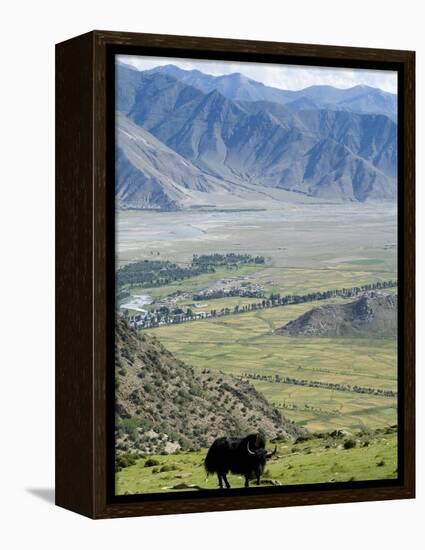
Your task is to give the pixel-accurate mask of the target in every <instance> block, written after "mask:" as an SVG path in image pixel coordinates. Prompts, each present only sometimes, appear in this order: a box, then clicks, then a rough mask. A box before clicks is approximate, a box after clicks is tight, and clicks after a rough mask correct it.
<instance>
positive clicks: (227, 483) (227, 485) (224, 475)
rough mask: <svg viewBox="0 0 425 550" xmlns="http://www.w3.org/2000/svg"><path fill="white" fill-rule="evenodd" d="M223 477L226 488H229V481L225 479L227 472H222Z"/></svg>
mask: <svg viewBox="0 0 425 550" xmlns="http://www.w3.org/2000/svg"><path fill="white" fill-rule="evenodd" d="M223 479H224V483H225V484H226V489H230V483H229V482H228V481H227V474H223Z"/></svg>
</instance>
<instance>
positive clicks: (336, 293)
mask: <svg viewBox="0 0 425 550" xmlns="http://www.w3.org/2000/svg"><path fill="white" fill-rule="evenodd" d="M396 286H397V281H393V280H390V281H377V282H375V283H370V284H367V285H362V286H356V287H351V288H341V289H333V290H324V291H317V292H309V293H308V294H303V295H285V296H281V295H280V294H279V293H277V294H270V296H269V298H267V299H263V300H261V301H259V302H254V303H251V304H245V305H241V306H239V305H236V306H234V307H232V308H230V307H225V308H221V309H211V310H210V311H203V312H194V311H193V310H192V309H191V308H186V309H185V310H184V309H182V308H179V307H177V308H174V309H173V310H170V309H169V308H167V307H165V306H161V307H160V308H158V309H154V310H152V311H149V312H148V313H146V314H145V316H142V315H138V316H135V317H133V318H129V319H128V320H129V321H130V323H132V324H134V326H135V327H137V328H140V329H144V328H156V327H159V326H162V325H168V324H178V323H186V322H190V321H197V320H202V319H210V318H216V317H223V316H226V315H237V314H241V313H247V312H249V311H257V310H262V309H268V308H272V307H279V306H287V305H293V304H301V303H305V302H314V301H318V300H329V299H331V298H336V297H343V298H350V297H355V296H357V295H358V294H361V293H363V292H368V291H372V290H383V289H386V288H393V287H396Z"/></svg>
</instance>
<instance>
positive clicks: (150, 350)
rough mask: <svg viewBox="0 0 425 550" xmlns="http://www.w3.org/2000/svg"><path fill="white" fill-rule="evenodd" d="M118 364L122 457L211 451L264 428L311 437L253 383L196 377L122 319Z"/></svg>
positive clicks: (215, 376)
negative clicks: (224, 438) (223, 440)
mask: <svg viewBox="0 0 425 550" xmlns="http://www.w3.org/2000/svg"><path fill="white" fill-rule="evenodd" d="M115 365H116V448H117V451H118V452H129V451H138V452H143V453H149V452H152V453H153V452H156V453H157V452H161V451H167V452H172V451H175V450H177V449H179V448H196V447H205V446H208V445H210V444H211V443H212V441H213V440H214V438H216V437H218V436H220V435H229V436H230V435H233V436H238V435H243V434H246V433H248V432H252V431H255V430H259V429H262V430H264V431H265V433H266V434H267V436H268V437H270V438H271V437H276V436H277V435H282V436H287V437H288V438H294V437H297V436H299V435H301V434H303V433H305V430H304V429H303V428H300V427H298V426H297V425H296V424H294V423H293V422H291V421H290V420H287V419H286V418H283V417H282V416H281V414H280V412H279V410H278V409H276V408H275V407H274V406H273V405H271V404H270V403H269V402H268V401H267V400H266V399H265V398H264V397H263V396H262V395H261V394H260V393H258V392H257V391H256V390H255V388H254V387H253V386H252V385H251V384H249V383H247V382H245V381H241V380H239V379H237V378H234V377H232V376H229V375H225V374H218V373H214V372H211V371H203V372H202V373H198V372H196V371H195V370H194V369H193V368H192V367H190V366H188V365H186V364H184V363H183V362H182V361H180V360H179V359H177V358H176V357H175V356H174V355H173V354H172V353H170V352H169V351H167V350H166V349H165V348H164V347H163V346H162V345H161V344H160V343H159V341H158V340H157V339H156V338H155V337H153V336H150V335H148V334H145V333H143V334H140V333H138V332H136V331H135V330H134V329H133V328H131V327H130V326H129V325H128V324H127V323H126V322H125V321H124V320H123V319H122V318H118V319H117V325H116V342H115Z"/></svg>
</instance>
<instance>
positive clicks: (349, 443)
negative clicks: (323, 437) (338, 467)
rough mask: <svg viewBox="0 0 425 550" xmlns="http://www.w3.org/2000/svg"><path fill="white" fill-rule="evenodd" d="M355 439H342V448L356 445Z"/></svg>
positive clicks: (350, 447) (351, 447)
mask: <svg viewBox="0 0 425 550" xmlns="http://www.w3.org/2000/svg"><path fill="white" fill-rule="evenodd" d="M356 444H357V443H356V440H355V439H346V440H345V441H344V449H353V448H354V447H355V446H356Z"/></svg>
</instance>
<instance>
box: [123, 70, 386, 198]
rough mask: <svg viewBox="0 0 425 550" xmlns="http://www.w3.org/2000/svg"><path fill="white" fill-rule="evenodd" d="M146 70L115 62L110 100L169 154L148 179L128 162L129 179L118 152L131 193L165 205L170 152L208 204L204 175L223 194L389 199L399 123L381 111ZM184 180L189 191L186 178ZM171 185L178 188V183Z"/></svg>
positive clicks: (173, 179) (170, 177)
mask: <svg viewBox="0 0 425 550" xmlns="http://www.w3.org/2000/svg"><path fill="white" fill-rule="evenodd" d="M146 73H147V74H145V73H144V72H142V73H140V72H137V71H134V70H132V69H128V68H126V67H124V66H118V94H117V96H118V99H117V107H118V109H119V110H120V112H121V113H122V114H124V115H125V116H126V117H127V118H128V119H130V120H131V121H132V122H133V123H134V124H135V125H137V126H139V127H141V128H142V129H144V130H145V131H147V132H149V134H151V135H153V136H154V137H155V138H156V139H157V140H159V141H160V142H161V143H162V144H164V145H165V146H166V148H167V150H166V151H167V152H165V151H163V152H164V154H165V155H166V156H167V157H168V160H165V161H164V162H163V163H162V164H160V165H159V166H160V172H161V173H160V175H161V176H162V178H158V177H157V176H158V175H156V177H155V178H154V179H155V180H156V181H155V184H153V180H152V174H150V173H146V170H145V165H141V166H139V167H135V166H134V163H132V164H133V168H134V167H135V168H136V170H137V171H138V172H140V173H141V175H140V176H137V174H136V173H135V172H134V170H133V171H131V170H130V167H129V166H128V165H127V164H126V163H125V160H124V158H123V156H122V155H120V154H118V168H119V170H118V172H117V173H118V182H117V185H118V188H120V189H122V188H123V187H126V189H127V191H126V192H127V194H131V193H132V189H130V184H131V183H132V182H134V181H136V183H135V184H134V185H135V186H136V187H137V188H138V192H137V194H140V190H141V189H143V188H144V187H146V192H145V191H143V192H142V195H149V196H150V197H153V198H154V200H156V201H157V202H158V203H159V206H160V207H162V206H164V205H161V199H163V197H162V196H161V193H160V190H161V189H162V190H163V191H164V186H165V187H168V188H169V187H170V185H173V184H177V186H179V178H177V179H176V177H175V174H174V173H173V172H170V170H169V167H170V164H173V163H170V161H169V159H170V158H171V156H172V155H171V156H170V154H169V151H170V150H172V151H174V153H176V154H177V155H178V158H179V159H180V162H179V163H180V164H182V160H184V161H185V162H186V163H188V164H189V166H190V168H191V172H190V175H189V174H187V176H188V178H189V179H191V180H192V179H193V177H192V176H193V175H194V170H195V169H197V170H198V172H196V176H194V179H193V181H194V183H193V186H195V187H196V188H198V189H199V190H201V192H203V193H204V195H205V201H206V202H209V201H208V198H207V197H208V194H209V193H210V184H208V185H207V184H206V181H205V178H206V179H208V178H213V179H214V181H215V183H214V184H213V186H214V185H217V184H218V185H220V182H221V184H222V185H223V186H224V187H223V189H226V190H227V191H228V192H229V193H230V194H231V193H232V192H233V191H234V190H235V187H234V186H235V185H246V184H249V185H253V186H255V187H257V188H259V189H264V188H267V187H269V188H270V187H271V188H277V189H283V190H286V191H291V192H292V191H296V192H298V193H303V194H305V195H308V196H312V197H319V198H326V199H331V200H336V201H339V200H348V201H361V202H363V201H366V200H392V199H394V198H395V196H396V165H397V146H396V140H397V129H396V125H395V124H394V123H393V122H392V121H391V120H390V119H389V118H388V117H386V116H383V115H376V114H373V115H372V114H371V115H365V114H355V113H350V112H343V111H333V110H320V109H308V110H296V111H294V110H291V109H289V108H288V107H287V106H282V105H280V104H278V103H273V102H270V101H232V100H230V99H228V98H226V97H225V96H224V95H222V94H221V93H220V92H219V91H217V90H216V89H214V90H212V91H211V92H209V93H204V92H202V91H201V90H199V89H197V88H195V87H193V86H190V85H187V84H185V83H183V82H181V81H180V80H176V79H175V78H174V77H172V76H169V75H167V74H162V73H161V72H159V73H157V72H153V73H152V72H149V71H147V72H146ZM127 146H128V144H127ZM127 149H128V147H127ZM122 150H123V148H121V151H122ZM124 157H125V159H126V160H129V159H128V156H126V155H125V154H124ZM130 163H131V162H130ZM195 171H196V170H195ZM199 171H200V172H199ZM182 178H183V179H184V180H185V181H186V188H190V186H192V184H191V183H188V182H187V178H186V176H185V175H182V176H181V177H180V181H181V179H182ZM217 180H219V182H218V181H217ZM166 181H168V182H169V184H168V185H166V183H165V182H166ZM201 181H202V182H203V183H201V184H200V182H201ZM210 183H211V182H210ZM153 187H154V189H153ZM164 192H165V194H166V195H167V196H168V197H169V195H170V194H169V193H168V192H167V191H166V190H165V191H164ZM176 192H177V195H179V194H180V195H181V190H180V189H179V188H177V190H176ZM156 193H157V194H156ZM205 201H204V202H205ZM151 202H152V200H151ZM163 202H165V203H166V202H167V201H163ZM142 203H143V200H142ZM165 207H166V208H171V207H172V208H180V207H183V208H184V207H185V204H184V200H181V199H179V197H178V196H176V197H169V204H165Z"/></svg>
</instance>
